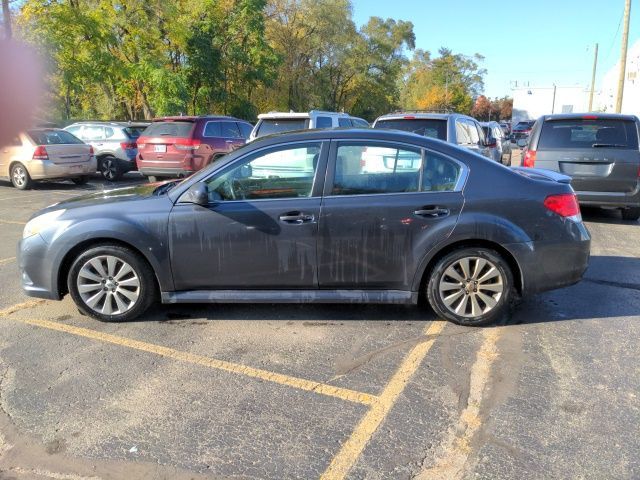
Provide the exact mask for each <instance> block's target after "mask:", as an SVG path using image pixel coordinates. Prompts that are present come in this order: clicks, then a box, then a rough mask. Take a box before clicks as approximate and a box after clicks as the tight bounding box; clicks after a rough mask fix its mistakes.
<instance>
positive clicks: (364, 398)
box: [0, 307, 376, 405]
mask: <svg viewBox="0 0 640 480" xmlns="http://www.w3.org/2000/svg"><path fill="white" fill-rule="evenodd" d="M21 308H22V307H21ZM21 308H19V309H21ZM14 311H15V310H14ZM10 313H12V312H10ZM6 315H8V314H5V315H3V312H0V317H1V316H6ZM15 320H17V321H20V322H23V323H26V324H29V325H35V326H38V327H42V328H47V329H49V330H56V331H58V332H64V333H70V334H72V335H77V336H79V337H85V338H91V339H93V340H100V341H102V342H107V343H112V344H115V345H120V346H123V347H129V348H133V349H135V350H141V351H143V352H148V353H155V354H156V355H161V356H163V357H167V358H172V359H174V360H181V361H183V362H188V363H192V364H195V365H201V366H203V367H209V368H214V369H216V370H224V371H226V372H231V373H236V374H240V375H245V376H247V377H253V378H258V379H260V380H265V381H268V382H273V383H277V384H280V385H286V386H288V387H292V388H297V389H299V390H305V391H308V392H314V393H319V394H322V395H328V396H330V397H336V398H339V399H341V400H346V401H349V402H355V403H361V404H363V405H373V404H375V403H376V397H375V395H370V394H368V393H363V392H356V391H354V390H349V389H346V388H340V387H335V386H333V385H327V384H324V383H319V382H314V381H311V380H305V379H303V378H297V377H292V376H289V375H283V374H281V373H275V372H270V371H268V370H261V369H259V368H253V367H248V366H246V365H240V364H237V363H231V362H227V361H224V360H217V359H215V358H209V357H205V356H203V355H197V354H194V353H189V352H182V351H180V350H175V349H173V348H169V347H163V346H160V345H154V344H152V343H146V342H141V341H138V340H132V339H129V338H125V337H119V336H117V335H111V334H108V333H103V332H98V331H95V330H90V329H88V328H81V327H74V326H71V325H65V324H62V323H58V322H52V321H50V320H40V319H15Z"/></svg>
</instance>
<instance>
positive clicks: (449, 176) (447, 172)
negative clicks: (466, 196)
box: [422, 152, 462, 192]
mask: <svg viewBox="0 0 640 480" xmlns="http://www.w3.org/2000/svg"><path fill="white" fill-rule="evenodd" d="M461 172H462V168H461V167H460V165H458V164H457V163H456V162H454V161H452V160H449V159H448V158H445V157H442V156H440V155H438V154H436V153H433V152H426V154H425V162H424V174H423V176H422V190H423V191H424V192H452V191H454V190H455V188H456V184H457V183H458V179H459V178H460V174H461Z"/></svg>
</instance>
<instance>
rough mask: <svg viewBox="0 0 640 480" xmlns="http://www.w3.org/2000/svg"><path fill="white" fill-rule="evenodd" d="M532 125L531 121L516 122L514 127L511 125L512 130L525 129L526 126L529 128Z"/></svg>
mask: <svg viewBox="0 0 640 480" xmlns="http://www.w3.org/2000/svg"><path fill="white" fill-rule="evenodd" d="M532 126H533V122H518V123H517V125H516V126H515V127H513V129H514V130H526V129H528V128H531V127H532Z"/></svg>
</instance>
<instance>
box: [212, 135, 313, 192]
mask: <svg viewBox="0 0 640 480" xmlns="http://www.w3.org/2000/svg"><path fill="white" fill-rule="evenodd" d="M320 148H321V143H319V142H313V143H305V144H295V145H289V146H285V147H278V148H275V149H269V150H267V151H262V152H258V153H255V154H252V155H249V156H248V157H247V158H245V159H243V160H241V161H239V162H238V163H234V164H233V165H232V166H231V167H230V168H229V169H227V170H225V171H224V172H221V173H218V174H216V175H214V176H213V177H212V178H210V179H209V180H208V181H207V182H206V183H207V188H208V190H209V199H210V201H230V200H262V199H281V198H300V197H310V196H311V192H312V189H313V179H314V176H315V172H316V169H317V167H318V158H319V157H320Z"/></svg>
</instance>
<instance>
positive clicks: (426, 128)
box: [373, 118, 447, 140]
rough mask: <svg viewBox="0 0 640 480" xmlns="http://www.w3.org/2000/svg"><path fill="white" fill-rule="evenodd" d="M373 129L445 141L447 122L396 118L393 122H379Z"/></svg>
mask: <svg viewBox="0 0 640 480" xmlns="http://www.w3.org/2000/svg"><path fill="white" fill-rule="evenodd" d="M373 128H385V129H393V130H403V131H405V132H412V133H417V134H418V135H422V136H425V137H431V138H439V139H440V140H446V139H447V121H446V120H433V119H427V118H415V119H407V118H398V119H394V120H391V119H390V120H379V121H377V122H376V124H375V125H374V127H373Z"/></svg>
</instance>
